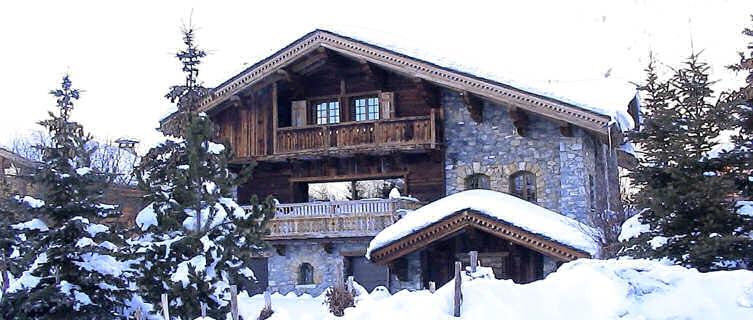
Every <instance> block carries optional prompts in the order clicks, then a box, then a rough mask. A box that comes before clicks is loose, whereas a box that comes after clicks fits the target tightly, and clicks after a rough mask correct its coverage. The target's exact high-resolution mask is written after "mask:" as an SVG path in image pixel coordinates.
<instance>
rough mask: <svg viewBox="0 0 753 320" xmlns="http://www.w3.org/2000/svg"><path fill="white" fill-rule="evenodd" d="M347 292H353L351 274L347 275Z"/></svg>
mask: <svg viewBox="0 0 753 320" xmlns="http://www.w3.org/2000/svg"><path fill="white" fill-rule="evenodd" d="M347 288H348V292H353V291H354V289H353V276H348V283H347Z"/></svg>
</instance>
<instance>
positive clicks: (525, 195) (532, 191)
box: [510, 170, 538, 203]
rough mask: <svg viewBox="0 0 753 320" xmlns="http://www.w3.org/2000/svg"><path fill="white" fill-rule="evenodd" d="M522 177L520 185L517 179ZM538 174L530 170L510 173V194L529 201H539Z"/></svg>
mask: <svg viewBox="0 0 753 320" xmlns="http://www.w3.org/2000/svg"><path fill="white" fill-rule="evenodd" d="M518 178H521V179H520V181H521V183H522V185H520V186H518V183H517V182H516V180H518ZM529 179H530V181H529ZM537 188H538V187H537V186H536V175H535V174H533V172H530V171H525V170H521V171H517V172H515V173H513V174H512V175H510V194H512V195H514V196H516V197H518V198H520V199H523V200H525V201H528V202H532V203H536V202H537V201H538V199H537V196H536V193H537V192H538V189H537Z"/></svg>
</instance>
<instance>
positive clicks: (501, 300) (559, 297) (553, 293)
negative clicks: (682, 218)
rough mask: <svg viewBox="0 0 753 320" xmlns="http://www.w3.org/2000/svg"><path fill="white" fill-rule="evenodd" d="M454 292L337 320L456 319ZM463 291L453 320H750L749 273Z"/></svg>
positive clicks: (597, 274) (550, 281)
mask: <svg viewBox="0 0 753 320" xmlns="http://www.w3.org/2000/svg"><path fill="white" fill-rule="evenodd" d="M453 287H454V283H453V282H452V281H451V282H448V283H447V284H446V285H444V286H442V287H441V288H439V289H438V290H437V291H436V293H434V294H431V293H429V292H428V291H427V290H421V291H415V292H408V291H400V292H398V293H396V294H395V295H392V296H390V297H386V298H384V299H381V300H375V299H367V300H364V301H361V302H359V304H358V305H357V306H356V307H355V308H349V309H347V310H346V311H345V316H344V317H343V318H342V319H359V320H370V319H379V320H382V319H426V320H432V319H457V318H453V317H452V298H453ZM462 291H463V303H462V306H461V315H460V318H459V319H497V318H499V316H500V315H504V318H505V319H533V320H538V319H546V320H549V319H580V320H590V319H599V320H600V319H632V320H638V319H751V318H753V272H751V271H744V270H738V271H717V272H709V273H700V272H698V271H697V270H695V269H686V268H683V267H680V266H669V265H664V264H662V263H659V262H655V261H647V260H606V261H604V260H591V259H579V260H576V261H573V262H569V263H566V264H564V265H563V266H562V267H561V268H560V269H559V270H558V271H556V272H554V273H552V274H550V275H549V276H547V278H546V279H544V280H540V281H536V282H533V283H530V284H525V285H520V284H515V283H513V282H512V281H511V280H495V279H486V278H478V279H475V280H471V278H470V277H464V280H463V283H462ZM372 295H373V293H372ZM277 300H279V299H272V306H273V309H274V307H275V305H276V301H277ZM329 318H330V319H334V317H333V316H329ZM247 319H248V318H247Z"/></svg>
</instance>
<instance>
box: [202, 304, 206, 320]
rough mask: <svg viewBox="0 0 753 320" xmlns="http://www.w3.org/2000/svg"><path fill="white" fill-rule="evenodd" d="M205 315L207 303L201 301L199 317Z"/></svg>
mask: <svg viewBox="0 0 753 320" xmlns="http://www.w3.org/2000/svg"><path fill="white" fill-rule="evenodd" d="M206 316H207V305H206V304H204V303H203V302H202V303H201V317H202V318H204V317H206Z"/></svg>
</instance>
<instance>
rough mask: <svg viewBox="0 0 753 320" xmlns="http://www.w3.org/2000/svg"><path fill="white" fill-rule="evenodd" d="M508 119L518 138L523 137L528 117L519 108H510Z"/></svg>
mask: <svg viewBox="0 0 753 320" xmlns="http://www.w3.org/2000/svg"><path fill="white" fill-rule="evenodd" d="M510 119H511V120H512V125H513V127H515V132H516V133H517V134H518V135H519V136H521V137H525V136H526V134H527V132H526V130H527V129H528V116H527V115H526V114H525V112H524V111H523V110H521V109H519V108H510Z"/></svg>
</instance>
